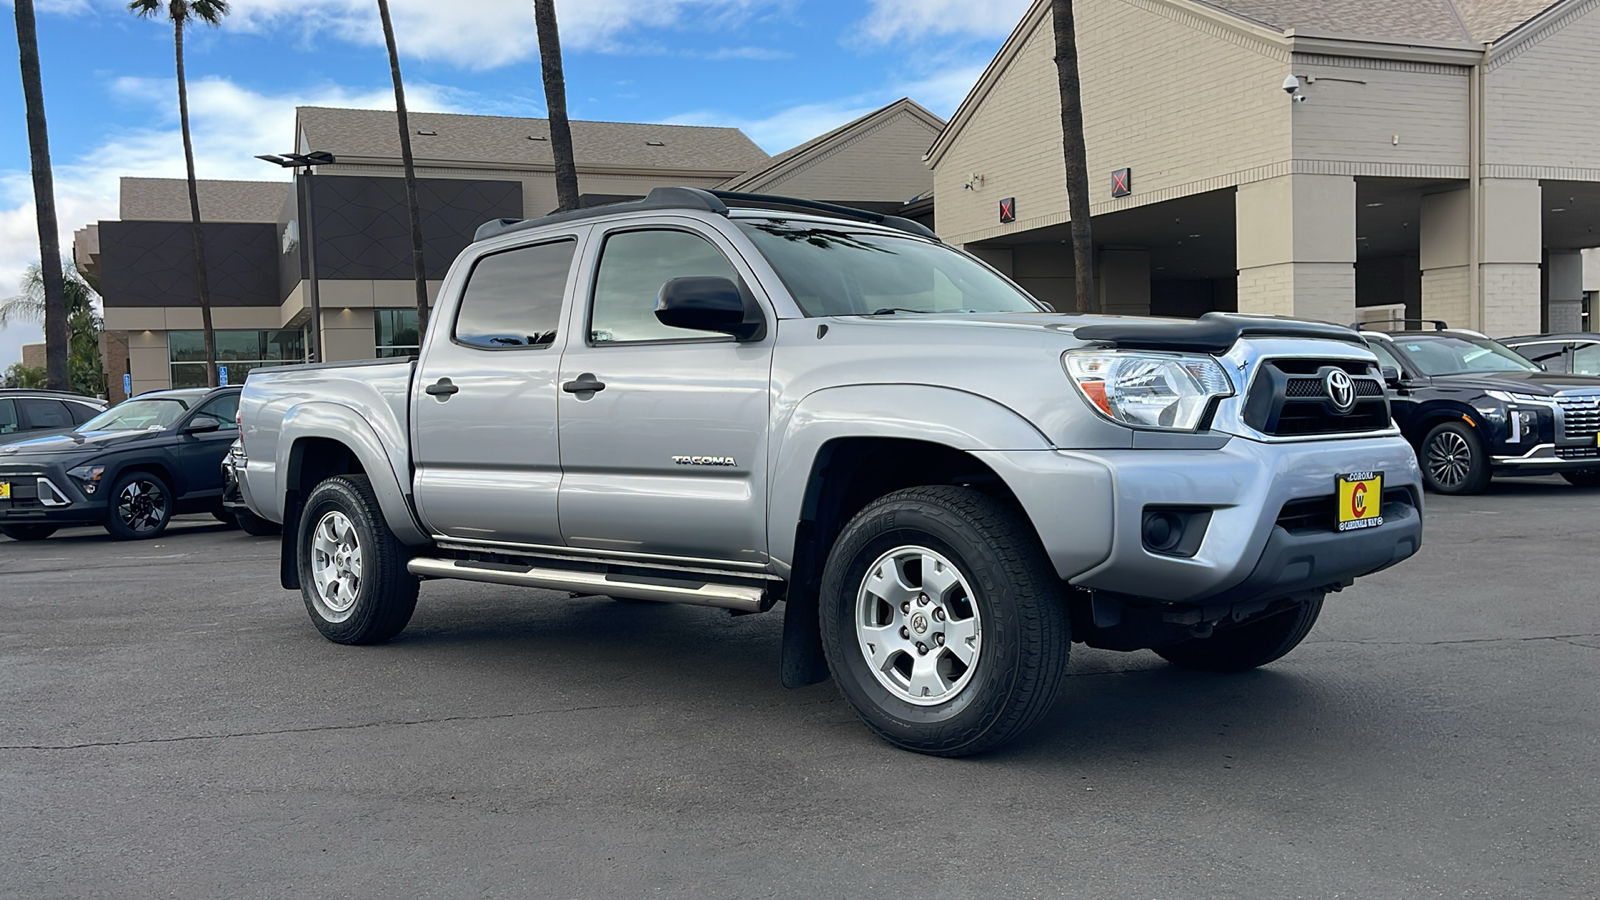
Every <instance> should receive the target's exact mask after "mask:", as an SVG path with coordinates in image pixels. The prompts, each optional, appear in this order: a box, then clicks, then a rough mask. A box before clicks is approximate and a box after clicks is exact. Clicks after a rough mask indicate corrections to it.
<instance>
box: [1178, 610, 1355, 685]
mask: <svg viewBox="0 0 1600 900" xmlns="http://www.w3.org/2000/svg"><path fill="white" fill-rule="evenodd" d="M1323 596H1324V595H1323V594H1321V593H1318V594H1317V595H1316V597H1315V598H1314V599H1311V600H1306V601H1303V602H1300V603H1296V604H1294V605H1293V606H1290V607H1288V608H1286V609H1282V610H1278V611H1276V612H1271V613H1267V614H1266V615H1263V616H1257V617H1255V618H1253V619H1246V620H1245V621H1244V622H1243V623H1241V624H1238V625H1233V626H1229V627H1226V628H1219V629H1217V630H1216V631H1215V632H1213V633H1212V634H1211V636H1210V637H1204V638H1190V639H1189V640H1186V641H1183V642H1181V643H1177V644H1171V645H1168V646H1166V647H1158V648H1156V655H1157V656H1160V657H1161V658H1162V659H1164V660H1166V661H1167V662H1169V663H1172V664H1173V665H1175V666H1177V667H1178V668H1180V669H1197V670H1199V671H1202V672H1244V671H1247V670H1249V669H1254V668H1257V667H1258V666H1264V665H1266V664H1267V663H1269V662H1272V661H1273V660H1275V659H1281V658H1282V657H1283V656H1284V655H1285V654H1287V653H1288V652H1289V651H1290V650H1293V649H1294V648H1295V647H1296V646H1298V645H1299V644H1300V642H1301V641H1302V640H1304V639H1305V636H1306V635H1307V634H1309V633H1310V631H1311V626H1313V625H1315V624H1317V616H1318V615H1320V614H1321V613H1322V598H1323Z"/></svg>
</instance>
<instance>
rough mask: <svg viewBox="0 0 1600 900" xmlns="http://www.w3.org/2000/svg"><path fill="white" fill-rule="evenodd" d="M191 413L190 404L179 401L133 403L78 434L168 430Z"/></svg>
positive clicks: (159, 399)
mask: <svg viewBox="0 0 1600 900" xmlns="http://www.w3.org/2000/svg"><path fill="white" fill-rule="evenodd" d="M188 411H189V404H187V403H184V402H183V401H182V400H179V399H178V398H177V397H151V398H149V399H146V400H129V401H126V402H124V403H119V404H117V405H116V406H113V407H111V408H110V409H108V410H106V411H105V412H103V413H101V414H100V415H98V416H95V417H94V418H92V419H90V420H89V421H87V422H85V423H83V424H82V425H81V426H79V428H78V430H79V431H82V432H90V431H145V430H147V429H152V428H166V427H168V426H170V425H172V424H173V423H175V422H177V421H178V420H179V419H181V418H183V414H184V413H186V412H188Z"/></svg>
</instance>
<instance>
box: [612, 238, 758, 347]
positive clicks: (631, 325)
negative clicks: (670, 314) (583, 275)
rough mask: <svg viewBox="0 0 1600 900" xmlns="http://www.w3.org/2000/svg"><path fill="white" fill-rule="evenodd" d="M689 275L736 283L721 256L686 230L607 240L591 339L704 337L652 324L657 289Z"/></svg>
mask: <svg viewBox="0 0 1600 900" xmlns="http://www.w3.org/2000/svg"><path fill="white" fill-rule="evenodd" d="M693 275H701V276H719V277H722V278H727V279H730V280H733V281H738V280H739V273H738V272H735V271H734V268H733V264H732V263H730V262H728V258H727V257H726V256H723V255H722V251H720V250H718V249H717V248H716V247H715V246H713V245H712V243H711V242H710V241H708V240H706V239H705V238H703V237H700V236H699V235H696V234H690V233H689V232H687V231H625V232H623V233H621V234H613V235H611V236H610V237H608V238H606V246H605V249H604V250H602V251H601V253H600V272H599V274H598V275H597V276H596V277H595V282H594V305H593V307H592V308H591V311H590V316H589V340H591V341H593V342H594V343H597V344H615V343H621V342H625V341H661V340H681V339H684V338H704V337H707V334H706V332H704V331H694V330H692V329H687V328H671V327H668V326H666V325H663V324H661V323H660V322H659V321H657V319H656V295H657V294H659V293H661V286H662V285H664V284H666V283H667V282H669V281H671V280H672V279H674V278H687V277H689V276H693Z"/></svg>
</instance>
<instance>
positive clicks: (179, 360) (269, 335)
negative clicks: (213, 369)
mask: <svg viewBox="0 0 1600 900" xmlns="http://www.w3.org/2000/svg"><path fill="white" fill-rule="evenodd" d="M216 342H217V365H218V366H227V367H228V383H229V384H243V383H244V377H245V376H246V375H248V374H250V370H251V369H259V368H261V367H262V366H287V365H293V364H295V363H302V362H305V358H306V350H305V348H306V341H305V333H304V332H302V331H299V330H284V331H244V330H238V331H235V330H219V331H217V332H216ZM167 350H168V358H169V359H170V361H171V364H172V386H173V387H175V388H184V387H205V386H206V345H205V334H204V333H203V332H199V331H169V332H167Z"/></svg>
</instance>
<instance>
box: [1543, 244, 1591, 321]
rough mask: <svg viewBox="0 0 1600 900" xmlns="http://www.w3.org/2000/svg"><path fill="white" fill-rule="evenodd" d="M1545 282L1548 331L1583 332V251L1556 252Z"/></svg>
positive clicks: (1552, 253)
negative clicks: (1546, 287) (1546, 285)
mask: <svg viewBox="0 0 1600 900" xmlns="http://www.w3.org/2000/svg"><path fill="white" fill-rule="evenodd" d="M1547 266H1548V268H1547V270H1546V272H1545V276H1546V278H1545V281H1546V284H1548V285H1549V288H1548V289H1547V291H1546V295H1545V330H1546V331H1551V332H1563V331H1582V330H1583V251H1582V250H1562V251H1557V250H1552V251H1550V256H1549V259H1548V263H1547Z"/></svg>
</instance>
